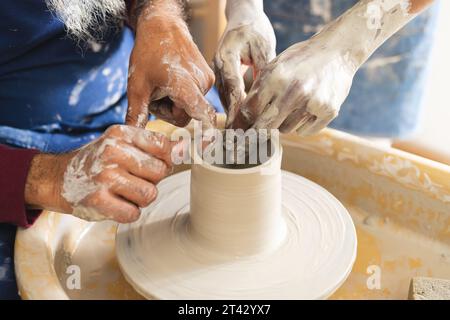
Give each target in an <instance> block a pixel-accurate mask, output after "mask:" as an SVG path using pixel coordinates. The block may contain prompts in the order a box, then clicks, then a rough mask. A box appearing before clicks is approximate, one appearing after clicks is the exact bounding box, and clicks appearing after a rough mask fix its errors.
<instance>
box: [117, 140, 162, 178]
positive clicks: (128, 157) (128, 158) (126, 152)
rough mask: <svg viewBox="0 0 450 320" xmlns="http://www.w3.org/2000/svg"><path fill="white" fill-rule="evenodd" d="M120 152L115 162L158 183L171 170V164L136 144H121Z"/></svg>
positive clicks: (138, 175)
mask: <svg viewBox="0 0 450 320" xmlns="http://www.w3.org/2000/svg"><path fill="white" fill-rule="evenodd" d="M120 152H121V154H118V155H117V157H116V159H115V162H116V163H117V164H119V165H120V167H121V168H123V169H125V170H126V171H128V172H129V173H131V174H132V175H134V176H136V177H139V178H141V179H144V180H148V181H151V182H153V183H158V182H159V181H161V180H162V179H163V178H164V177H166V176H167V175H168V174H169V172H170V166H169V165H168V164H167V163H166V162H165V161H163V160H161V159H158V158H156V157H154V156H152V155H151V154H149V153H145V152H144V151H142V150H140V149H138V148H136V147H134V146H131V145H123V146H120ZM168 156H169V157H170V154H169V155H168Z"/></svg>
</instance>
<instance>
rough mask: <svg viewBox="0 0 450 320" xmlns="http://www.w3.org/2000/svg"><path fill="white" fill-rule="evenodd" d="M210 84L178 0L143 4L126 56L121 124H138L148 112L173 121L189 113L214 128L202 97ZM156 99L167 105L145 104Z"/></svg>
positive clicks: (209, 72)
mask: <svg viewBox="0 0 450 320" xmlns="http://www.w3.org/2000/svg"><path fill="white" fill-rule="evenodd" d="M213 83H214V74H213V72H212V70H211V69H210V68H209V66H208V64H207V63H206V61H205V59H204V58H203V56H202V55H201V53H200V51H199V50H198V48H197V46H196V45H195V43H194V42H193V40H192V37H191V35H190V33H189V30H188V27H187V25H186V23H185V21H184V20H183V18H182V12H181V8H179V5H178V1H176V0H169V1H163V0H157V1H152V2H151V5H147V6H145V7H144V8H143V9H142V12H140V14H139V16H138V18H137V23H136V40H135V46H134V48H133V52H132V54H131V58H130V69H129V80H128V103H129V104H128V112H127V117H126V123H127V124H129V125H132V126H137V127H141V128H142V127H144V126H145V125H146V123H147V121H148V114H149V111H150V112H151V113H153V114H154V115H155V116H157V117H159V118H160V119H163V120H165V121H168V122H170V123H172V124H175V125H177V126H185V125H186V124H187V123H188V122H189V121H190V120H191V118H194V119H196V120H200V121H202V123H203V125H204V127H206V128H209V127H214V126H215V124H216V123H215V122H216V116H215V110H214V108H212V106H210V105H209V103H208V102H207V101H206V99H205V97H204V95H205V94H206V93H207V92H208V90H209V89H210V88H211V86H212V85H213ZM162 98H166V99H164V100H163V101H165V102H167V101H169V102H170V100H171V102H172V103H173V104H171V103H168V104H167V103H159V104H158V103H156V104H150V102H151V101H154V100H159V99H162ZM167 98H169V99H170V100H169V99H167ZM149 108H150V109H149Z"/></svg>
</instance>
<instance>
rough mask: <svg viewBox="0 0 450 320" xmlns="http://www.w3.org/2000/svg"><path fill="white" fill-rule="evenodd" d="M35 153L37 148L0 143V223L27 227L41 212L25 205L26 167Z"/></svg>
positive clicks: (27, 167)
mask: <svg viewBox="0 0 450 320" xmlns="http://www.w3.org/2000/svg"><path fill="white" fill-rule="evenodd" d="M37 153H39V151H37V150H27V149H16V148H10V147H7V146H5V145H0V170H1V172H0V223H3V222H7V223H12V224H15V225H17V226H19V227H29V226H31V225H32V224H33V223H34V221H35V220H36V219H37V217H38V216H39V214H40V213H41V210H27V209H26V206H25V183H26V180H27V175H28V169H29V167H30V164H31V160H32V159H33V157H34V156H35V155H36V154H37Z"/></svg>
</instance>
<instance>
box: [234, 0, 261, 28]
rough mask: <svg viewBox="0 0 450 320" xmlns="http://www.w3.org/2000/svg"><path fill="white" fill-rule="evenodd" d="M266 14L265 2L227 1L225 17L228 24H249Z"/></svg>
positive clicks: (253, 0)
mask: <svg viewBox="0 0 450 320" xmlns="http://www.w3.org/2000/svg"><path fill="white" fill-rule="evenodd" d="M261 14H265V13H264V5H263V0H227V5H226V9H225V15H226V18H227V21H228V24H230V23H231V24H232V23H240V24H248V23H250V22H252V21H254V20H255V18H256V17H258V16H260V15H261Z"/></svg>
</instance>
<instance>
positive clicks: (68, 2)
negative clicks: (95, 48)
mask: <svg viewBox="0 0 450 320" xmlns="http://www.w3.org/2000/svg"><path fill="white" fill-rule="evenodd" d="M45 2H46V4H47V7H48V8H49V10H50V11H51V12H52V13H53V14H55V15H56V17H57V18H59V19H60V20H61V21H62V22H63V23H64V25H65V26H66V29H67V33H68V34H69V36H71V37H72V38H73V39H74V40H75V41H77V42H78V43H80V42H90V41H101V40H103V38H104V36H105V35H106V34H107V33H109V32H111V31H112V30H119V29H120V28H121V27H122V25H123V20H124V17H125V11H126V8H125V0H45Z"/></svg>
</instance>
